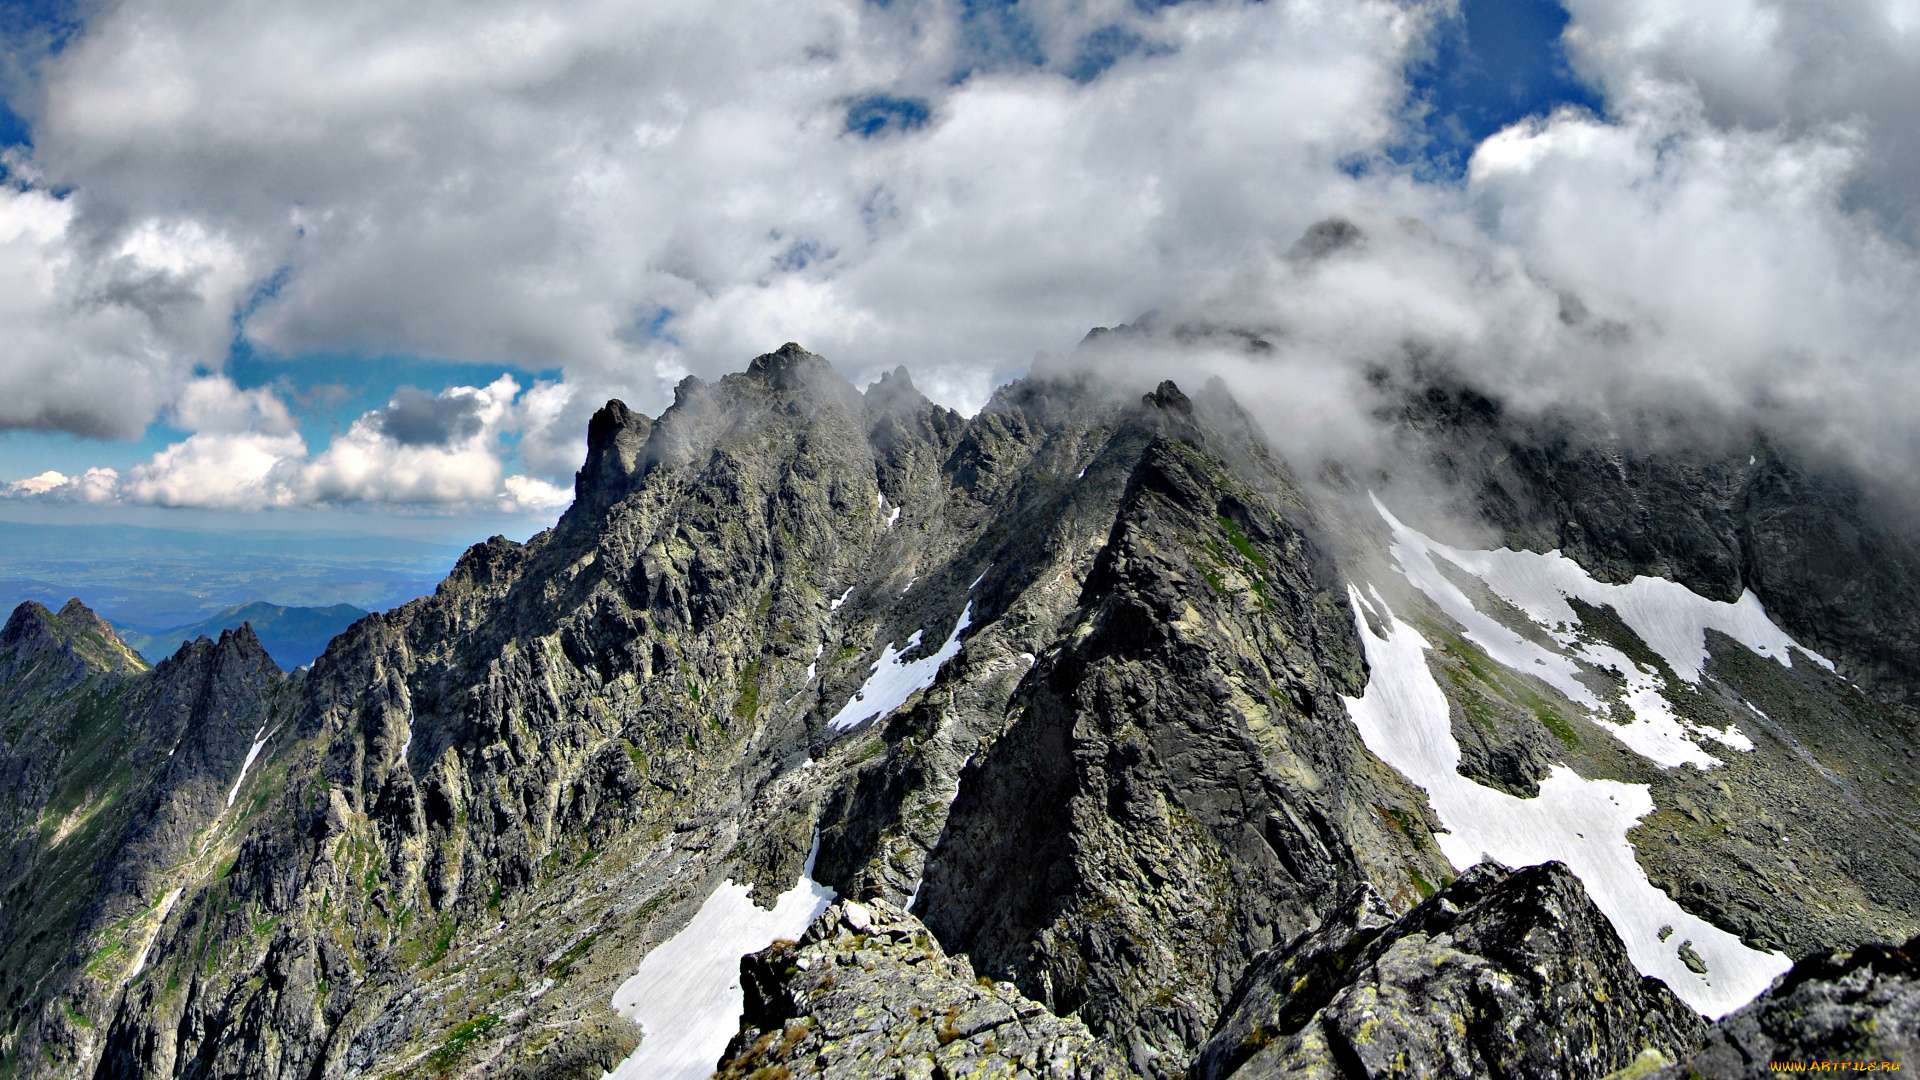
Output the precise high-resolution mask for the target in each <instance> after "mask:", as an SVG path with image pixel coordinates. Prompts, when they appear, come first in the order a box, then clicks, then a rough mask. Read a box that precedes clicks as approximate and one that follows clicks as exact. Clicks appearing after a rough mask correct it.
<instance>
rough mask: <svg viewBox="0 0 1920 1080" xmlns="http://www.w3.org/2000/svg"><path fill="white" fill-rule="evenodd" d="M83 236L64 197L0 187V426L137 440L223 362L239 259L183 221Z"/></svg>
mask: <svg viewBox="0 0 1920 1080" xmlns="http://www.w3.org/2000/svg"><path fill="white" fill-rule="evenodd" d="M82 231H83V229H82V227H81V226H79V225H78V224H77V223H76V199H75V198H74V197H73V196H71V195H69V196H67V197H64V198H61V197H56V196H55V195H52V194H49V193H48V192H47V191H45V190H40V189H34V188H20V187H10V186H6V185H4V184H0V342H3V343H4V344H0V428H27V429H39V430H55V431H71V432H74V433H76V434H79V435H84V436H90V437H96V438H116V439H130V438H137V437H138V436H139V435H140V433H141V432H142V431H144V430H145V429H146V426H147V424H148V423H149V422H150V421H151V420H152V419H153V418H154V417H155V416H156V415H157V414H158V413H159V412H160V410H161V409H163V408H164V407H165V406H166V405H167V404H169V403H170V402H171V401H173V400H174V399H175V397H176V396H177V395H178V394H179V393H180V392H181V391H182V389H183V388H184V387H185V386H186V385H187V384H188V383H190V382H191V381H192V378H193V373H194V370H195V368H196V367H197V366H200V365H202V364H204V363H205V362H207V360H208V358H210V357H211V358H214V359H217V358H218V357H219V356H220V354H221V353H222V352H224V349H225V342H226V336H227V333H228V328H227V320H228V317H229V315H230V311H231V309H230V305H231V302H232V298H233V297H234V296H236V295H237V294H238V293H239V292H240V291H242V290H243V289H244V288H245V286H246V281H247V276H248V270H247V263H246V259H245V258H244V256H243V255H242V253H241V251H240V250H239V248H238V246H237V245H235V244H234V243H232V242H230V241H228V240H226V239H224V238H223V237H222V236H220V235H219V234H218V233H217V232H216V231H214V230H213V229H211V228H209V227H208V226H207V225H206V224H205V223H203V222H200V221H197V220H193V219H180V218H173V217H168V216H163V215H159V214H155V215H153V216H151V217H148V218H146V219H145V220H143V221H140V222H139V223H137V224H134V225H131V226H129V227H127V228H125V229H123V230H120V231H119V232H118V233H117V234H116V235H114V236H112V237H109V238H102V239H101V240H100V241H99V242H98V243H97V244H91V245H89V244H87V243H84V242H82V241H81V240H80V239H79V235H78V234H79V233H81V232H82Z"/></svg>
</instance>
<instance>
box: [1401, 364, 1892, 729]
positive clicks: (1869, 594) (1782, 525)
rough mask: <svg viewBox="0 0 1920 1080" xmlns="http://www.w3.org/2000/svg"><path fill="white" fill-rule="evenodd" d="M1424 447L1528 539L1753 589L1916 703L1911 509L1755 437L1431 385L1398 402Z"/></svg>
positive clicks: (1729, 595)
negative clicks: (1649, 426) (1728, 439)
mask: <svg viewBox="0 0 1920 1080" xmlns="http://www.w3.org/2000/svg"><path fill="white" fill-rule="evenodd" d="M1398 412H1399V413H1400V417H1399V418H1400V420H1401V422H1402V424H1403V425H1404V426H1405V427H1406V429H1407V430H1408V431H1409V432H1410V433H1412V434H1413V435H1414V436H1415V437H1414V440H1413V444H1414V445H1415V446H1417V447H1418V452H1420V453H1422V454H1424V455H1426V456H1428V457H1429V458H1430V459H1431V460H1432V461H1433V463H1434V464H1435V465H1436V466H1437V467H1438V469H1439V471H1440V472H1441V473H1442V475H1444V476H1448V477H1450V478H1451V479H1453V480H1455V481H1457V482H1458V483H1460V484H1461V485H1463V487H1464V488H1465V490H1466V491H1467V492H1468V493H1469V497H1470V498H1471V500H1472V502H1473V506H1472V507H1471V509H1472V511H1473V512H1474V514H1475V515H1476V516H1478V517H1480V518H1481V519H1483V520H1485V521H1486V522H1488V523H1490V524H1492V525H1494V526H1496V527H1498V528H1500V529H1501V530H1503V531H1504V532H1505V533H1506V534H1507V537H1508V539H1509V541H1510V542H1512V543H1513V544H1515V545H1516V546H1520V547H1527V548H1532V549H1534V550H1537V551H1545V550H1548V549H1551V548H1559V549H1560V550H1562V551H1565V552H1566V553H1567V554H1568V555H1570V556H1572V557H1573V558H1575V559H1577V560H1578V561H1579V562H1580V563H1581V565H1583V566H1585V567H1587V568H1588V569H1589V570H1590V571H1591V572H1593V573H1594V574H1595V575H1596V576H1598V577H1600V578H1602V579H1603V580H1609V581H1620V580H1626V579H1628V578H1631V577H1633V576H1634V575H1636V574H1649V575H1652V576H1655V577H1661V576H1667V577H1671V578H1672V579H1673V580H1676V581H1679V582H1681V583H1683V584H1685V585H1686V586H1687V587H1688V588H1691V589H1693V590H1694V591H1695V592H1698V593H1701V594H1702V595H1705V596H1710V597H1713V598H1715V599H1718V600H1727V601H1732V600H1736V599H1738V598H1739V596H1740V593H1741V591H1742V590H1743V589H1752V590H1753V591H1754V593H1755V594H1756V595H1758V596H1759V597H1760V600H1761V602H1762V603H1764V604H1765V605H1766V608H1767V611H1768V612H1769V613H1770V614H1771V615H1772V616H1773V617H1774V618H1775V619H1776V620H1778V621H1779V623H1780V625H1781V626H1783V627H1784V628H1786V629H1787V630H1788V632H1790V633H1792V634H1793V635H1794V636H1795V637H1796V638H1797V639H1798V640H1800V641H1802V642H1805V643H1806V644H1807V645H1809V646H1810V647H1812V648H1815V649H1818V650H1820V651H1822V652H1824V653H1826V654H1827V655H1829V656H1831V657H1833V658H1835V659H1837V660H1841V661H1842V662H1843V663H1844V664H1845V665H1846V669H1847V674H1848V675H1849V676H1851V677H1852V678H1854V679H1856V680H1857V681H1859V682H1860V683H1862V684H1864V685H1866V686H1867V687H1868V688H1869V689H1870V690H1872V691H1875V692H1876V693H1877V694H1878V695H1879V696H1881V697H1882V698H1883V699H1885V700H1887V701H1889V702H1891V703H1893V704H1895V705H1897V706H1899V707H1902V708H1904V709H1906V710H1907V712H1908V714H1909V715H1910V716H1911V715H1913V712H1914V710H1915V709H1916V708H1920V544H1916V542H1915V539H1914V534H1913V530H1912V522H1911V519H1910V518H1908V517H1905V516H1904V515H1902V514H1899V513H1896V512H1892V508H1889V507H1887V506H1882V505H1876V503H1875V500H1874V499H1873V498H1871V497H1870V496H1869V495H1867V494H1866V493H1865V492H1863V491H1862V490H1861V488H1860V487H1859V485H1857V484H1856V483H1853V482H1851V481H1849V480H1847V479H1845V478H1844V475H1843V474H1840V473H1838V472H1837V471H1828V472H1826V473H1822V472H1821V471H1820V470H1817V469H1815V468H1813V467H1810V466H1809V465H1808V464H1807V463H1805V462H1803V461H1800V460H1797V459H1796V458H1795V457H1794V456H1792V455H1791V454H1790V453H1788V452H1787V451H1785V450H1784V449H1783V448H1781V447H1779V446H1776V445H1774V444H1772V443H1769V442H1767V441H1766V440H1765V439H1763V438H1758V437H1756V438H1755V439H1753V440H1752V441H1750V442H1747V443H1742V444H1738V445H1732V446H1727V445H1722V446H1715V445H1712V444H1711V443H1697V442H1691V441H1688V440H1687V439H1685V438H1684V437H1683V436H1678V435H1676V434H1674V433H1671V432H1663V431H1659V430H1647V431H1642V432H1638V433H1636V436H1637V437H1634V438H1622V437H1620V436H1618V435H1614V434H1610V433H1609V434H1605V435H1602V434H1600V431H1599V429H1600V428H1601V427H1602V425H1600V424H1597V423H1584V424H1583V423H1576V422H1574V421H1572V420H1571V419H1569V418H1566V417H1551V416H1550V417H1521V416H1517V415H1514V414H1511V413H1509V412H1508V411H1507V410H1506V409H1505V408H1503V406H1502V405H1501V404H1500V403H1499V402H1497V401H1494V400H1492V399H1489V398H1487V397H1485V396H1484V395H1481V394H1479V393H1476V392H1474V391H1473V390H1471V389H1467V388H1464V387H1462V386H1459V385H1457V384H1446V383H1435V384H1432V385H1428V386H1424V387H1419V388H1416V389H1415V390H1414V392H1413V393H1411V394H1410V395H1409V397H1408V399H1407V404H1405V405H1404V407H1403V408H1401V409H1400V410H1398Z"/></svg>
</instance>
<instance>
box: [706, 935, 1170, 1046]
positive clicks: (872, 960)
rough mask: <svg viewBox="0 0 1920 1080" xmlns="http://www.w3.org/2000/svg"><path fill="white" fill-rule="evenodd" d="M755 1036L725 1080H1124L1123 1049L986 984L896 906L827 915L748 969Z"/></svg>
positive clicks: (748, 1029) (749, 1024) (752, 959)
mask: <svg viewBox="0 0 1920 1080" xmlns="http://www.w3.org/2000/svg"><path fill="white" fill-rule="evenodd" d="M740 983H741V987H742V989H743V990H744V992H745V997H746V1011H745V1014H744V1017H743V1020H742V1023H743V1025H744V1026H743V1027H742V1028H741V1030H740V1034H739V1035H738V1036H736V1037H735V1038H734V1040H733V1042H732V1044H730V1045H729V1046H728V1047H727V1053H726V1056H725V1058H723V1059H722V1067H721V1069H720V1073H719V1075H720V1076H722V1077H725V1078H727V1080H750V1078H756V1077H770V1076H791V1077H809V1076H817V1077H825V1078H834V1080H865V1078H869V1077H871V1078H874V1080H878V1078H880V1077H888V1078H893V1077H911V1078H915V1080H932V1078H934V1077H950V1078H954V1080H958V1078H961V1077H997V1076H1006V1077H1014V1076H1028V1077H1033V1078H1035V1080H1122V1078H1123V1077H1129V1076H1131V1075H1132V1074H1130V1073H1129V1072H1128V1071H1127V1070H1126V1068H1125V1067H1124V1066H1123V1065H1122V1064H1121V1062H1120V1059H1119V1057H1118V1056H1117V1055H1116V1054H1114V1053H1113V1051H1112V1050H1111V1049H1110V1048H1108V1047H1107V1046H1106V1045H1104V1044H1103V1043H1102V1042H1100V1041H1099V1040H1097V1039H1095V1038H1094V1037H1093V1035H1092V1034H1090V1033H1089V1032H1088V1031H1087V1029H1086V1026H1085V1025H1084V1024H1082V1023H1080V1022H1079V1021H1078V1020H1076V1019H1073V1018H1072V1017H1058V1016H1055V1015H1053V1014H1052V1013H1050V1012H1048V1011H1047V1009H1046V1007H1045V1006H1044V1005H1041V1004H1040V1003H1039V1002H1036V1001H1034V1000H1032V999H1031V998H1027V997H1025V996H1023V995H1022V994H1021V993H1020V991H1019V990H1018V989H1016V988H1015V987H1014V986H1013V984H1011V983H1005V982H998V983H997V982H993V981H992V980H989V979H986V978H982V977H978V976H976V975H975V974H974V971H973V968H972V966H971V965H970V964H968V962H967V958H966V957H964V956H948V955H947V954H946V953H945V952H944V951H942V949H941V948H940V944H939V942H937V941H935V940H934V937H933V935H932V934H931V933H929V932H928V931H927V928H926V927H925V926H924V925H923V924H922V923H921V922H920V920H918V919H916V918H914V917H913V916H912V915H909V914H907V913H905V912H903V911H900V910H899V909H898V908H895V907H894V906H893V905H891V904H889V903H887V902H886V901H884V900H875V901H870V902H868V903H865V904H861V903H856V902H853V901H848V902H845V903H840V904H835V905H833V906H831V907H829V908H828V909H827V910H826V911H825V912H823V913H822V914H821V915H820V917H819V918H818V919H817V920H815V921H814V924H813V925H812V926H811V927H809V928H808V929H807V932H806V934H805V935H803V936H802V937H801V938H800V940H799V941H797V942H785V941H783V942H777V943H775V944H774V945H773V946H772V947H771V948H768V949H765V950H763V951H761V952H758V953H754V954H752V955H750V956H747V957H745V958H743V959H742V960H741V962H740Z"/></svg>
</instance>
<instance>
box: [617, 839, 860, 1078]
mask: <svg viewBox="0 0 1920 1080" xmlns="http://www.w3.org/2000/svg"><path fill="white" fill-rule="evenodd" d="M819 854H820V837H819V834H818V833H816V834H815V835H814V838H813V851H812V852H811V853H810V854H808V856H807V865H806V868H805V869H803V870H802V871H801V872H800V880H799V881H796V882H795V883H794V886H793V888H791V889H788V890H787V891H786V892H784V893H781V894H780V897H779V899H778V900H777V901H775V903H774V907H773V910H772V911H766V910H764V909H762V908H759V907H756V906H754V903H753V901H752V900H751V899H750V898H749V897H748V895H747V894H748V892H749V889H748V888H747V886H745V885H735V884H734V883H733V881H732V880H731V879H728V880H727V881H724V882H721V884H720V887H719V888H717V889H715V890H713V893H712V895H710V896H708V897H707V899H706V902H705V903H703V904H701V905H700V910H699V912H697V913H696V914H695V915H694V917H693V921H692V922H689V923H688V924H687V925H686V928H685V929H683V930H681V931H680V932H679V933H677V934H675V935H673V936H672V937H670V938H668V939H667V940H666V941H663V942H661V943H660V944H659V945H658V946H656V947H655V948H654V950H653V951H652V952H650V953H648V954H647V957H646V959H645V960H642V961H641V962H640V970H638V971H636V972H635V973H634V975H633V977H632V978H630V979H628V980H627V981H626V982H623V983H621V984H620V989H618V990H615V991H614V992H613V1010H614V1011H615V1012H617V1013H619V1014H620V1015H621V1016H624V1017H626V1018H627V1019H629V1020H632V1021H634V1022H636V1023H638V1024H639V1025H640V1027H641V1029H642V1031H643V1032H644V1034H643V1035H642V1037H641V1040H640V1046H639V1048H638V1049H636V1050H634V1052H633V1053H632V1054H629V1055H628V1056H627V1058H626V1060H624V1061H622V1062H621V1063H620V1064H619V1065H616V1066H614V1068H613V1071H612V1072H610V1073H603V1074H602V1080H707V1077H709V1076H711V1075H712V1074H713V1068H714V1066H715V1064H717V1063H718V1062H719V1060H720V1055H721V1053H722V1052H723V1051H725V1050H726V1048H727V1042H728V1040H730V1039H732V1038H733V1035H734V1032H736V1031H738V1030H739V1027H740V1010H741V1009H742V1008H744V1007H745V999H744V997H743V996H742V994H741V992H740V958H741V957H742V956H745V955H746V954H748V953H751V952H759V951H760V950H761V949H764V948H766V947H767V946H769V945H771V944H773V942H774V941H775V939H778V938H787V939H793V938H798V937H799V936H800V935H801V934H802V933H804V932H805V931H806V929H807V927H808V925H810V924H811V923H812V922H813V920H814V919H815V918H817V917H818V916H819V914H820V913H821V912H822V911H825V910H826V908H827V905H828V904H831V903H833V900H834V896H835V894H834V891H833V890H832V889H829V888H827V887H826V886H825V885H821V884H819V883H818V882H816V881H814V880H813V863H814V860H815V859H816V858H818V857H819Z"/></svg>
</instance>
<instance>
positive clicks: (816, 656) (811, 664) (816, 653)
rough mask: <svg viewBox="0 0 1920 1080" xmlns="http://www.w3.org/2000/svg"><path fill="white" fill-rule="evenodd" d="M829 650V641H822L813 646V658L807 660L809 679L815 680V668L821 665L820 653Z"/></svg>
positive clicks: (809, 680) (810, 680)
mask: <svg viewBox="0 0 1920 1080" xmlns="http://www.w3.org/2000/svg"><path fill="white" fill-rule="evenodd" d="M826 651H827V643H826V642H824V641H823V642H821V643H820V644H818V645H815V646H814V647H813V659H812V660H809V661H807V681H808V682H812V681H813V680H814V668H816V667H818V666H819V665H820V654H821V653H823V652H826Z"/></svg>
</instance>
